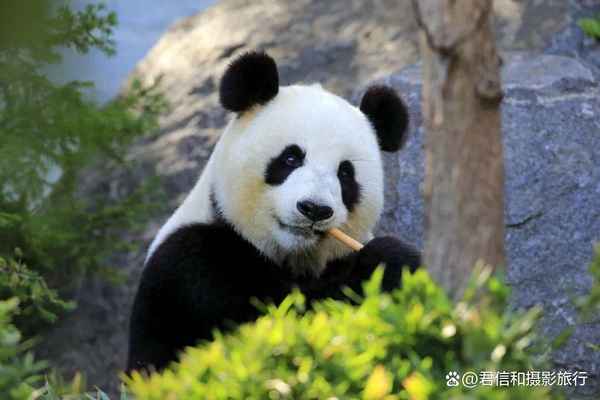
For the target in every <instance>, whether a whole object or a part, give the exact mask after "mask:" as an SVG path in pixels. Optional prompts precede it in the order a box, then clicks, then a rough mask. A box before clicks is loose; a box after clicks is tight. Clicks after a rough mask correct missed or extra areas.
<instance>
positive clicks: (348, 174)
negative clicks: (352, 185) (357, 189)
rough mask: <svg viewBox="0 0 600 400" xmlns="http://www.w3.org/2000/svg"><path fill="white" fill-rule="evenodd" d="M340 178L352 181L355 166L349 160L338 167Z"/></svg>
mask: <svg viewBox="0 0 600 400" xmlns="http://www.w3.org/2000/svg"><path fill="white" fill-rule="evenodd" d="M338 177H339V178H340V179H350V178H353V177H354V166H353V165H352V163H351V162H350V161H348V160H345V161H342V162H341V163H340V166H339V167H338Z"/></svg>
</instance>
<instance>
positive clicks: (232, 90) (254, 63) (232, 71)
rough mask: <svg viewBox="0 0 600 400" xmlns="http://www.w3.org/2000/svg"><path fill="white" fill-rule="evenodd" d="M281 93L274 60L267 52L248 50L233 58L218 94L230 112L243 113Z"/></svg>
mask: <svg viewBox="0 0 600 400" xmlns="http://www.w3.org/2000/svg"><path fill="white" fill-rule="evenodd" d="M278 92H279V74H278V72H277V65H276V64H275V61H274V60H273V59H272V58H271V57H270V56H269V55H268V54H266V53H261V52H249V53H245V54H244V55H242V56H240V57H238V58H237V59H236V60H235V61H233V62H232V63H231V64H230V65H229V67H228V68H227V70H226V71H225V74H224V75H223V78H222V79H221V87H220V89H219V97H220V100H221V104H222V105H223V107H224V108H225V109H227V110H229V111H234V112H244V111H246V110H248V109H249V108H250V107H252V106H253V105H256V104H261V105H262V104H266V103H267V102H268V101H269V100H271V99H272V98H273V97H275V96H276V95H277V93H278Z"/></svg>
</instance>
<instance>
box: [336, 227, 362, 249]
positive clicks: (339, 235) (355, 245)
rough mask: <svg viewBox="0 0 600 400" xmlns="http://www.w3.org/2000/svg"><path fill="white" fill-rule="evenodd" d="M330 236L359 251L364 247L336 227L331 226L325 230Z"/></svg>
mask: <svg viewBox="0 0 600 400" xmlns="http://www.w3.org/2000/svg"><path fill="white" fill-rule="evenodd" d="M327 233H329V234H330V235H331V236H333V237H334V238H336V239H337V240H339V241H340V242H342V243H344V244H345V245H346V246H348V247H350V248H351V249H352V250H354V251H359V250H360V249H362V248H363V247H364V245H363V244H362V243H361V242H359V241H358V240H356V239H353V238H351V237H350V236H348V235H346V234H345V233H344V232H342V231H340V230H339V229H337V228H331V229H330V230H329V231H327Z"/></svg>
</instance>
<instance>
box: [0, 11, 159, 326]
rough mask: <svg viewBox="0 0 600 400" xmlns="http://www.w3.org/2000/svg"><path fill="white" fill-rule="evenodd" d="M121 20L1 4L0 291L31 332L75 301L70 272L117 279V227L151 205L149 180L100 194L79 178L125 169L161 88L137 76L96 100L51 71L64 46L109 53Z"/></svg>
mask: <svg viewBox="0 0 600 400" xmlns="http://www.w3.org/2000/svg"><path fill="white" fill-rule="evenodd" d="M116 23H117V19H116V15H115V14H114V13H113V12H109V11H108V10H107V9H106V7H105V6H103V5H102V4H89V5H87V6H86V7H84V8H83V9H82V10H80V11H76V10H73V9H72V7H71V3H70V2H69V1H63V0H60V1H55V0H30V1H26V2H23V1H21V0H3V1H2V2H0V77H1V79H0V257H1V258H2V259H3V260H4V263H3V265H4V267H3V268H4V269H6V268H9V269H10V271H9V273H10V277H3V278H2V279H0V299H3V298H4V299H6V298H10V297H18V298H19V299H20V301H21V305H22V307H23V314H22V315H21V316H19V318H18V319H17V320H16V321H15V323H16V325H17V327H18V328H19V329H20V330H21V331H22V333H23V334H24V335H25V336H28V337H29V336H31V335H33V334H34V333H38V331H39V328H40V327H42V326H43V325H44V324H45V323H47V322H48V321H51V320H53V319H55V318H56V315H58V314H59V313H60V312H61V311H62V310H64V309H68V308H69V307H68V303H62V302H61V301H60V300H59V298H58V296H57V293H58V294H59V295H63V294H64V293H63V292H66V290H65V289H68V288H69V285H70V284H71V283H72V281H73V280H74V279H77V278H78V277H80V276H81V275H82V274H85V273H100V274H103V275H104V276H107V277H109V278H115V277H116V276H115V273H114V269H113V268H110V267H112V266H111V265H110V264H108V262H107V257H108V255H111V254H114V253H115V252H116V251H118V250H119V249H122V248H124V247H126V246H127V245H131V243H127V242H126V241H124V240H119V237H118V233H119V232H121V231H122V230H129V231H131V229H132V228H133V227H134V226H135V223H136V221H137V220H139V219H140V218H141V217H142V216H146V215H147V213H148V209H149V208H150V206H151V202H150V201H149V199H148V195H149V188H150V187H151V184H149V185H147V186H144V187H140V188H138V189H137V190H127V193H119V195H118V196H114V195H110V194H109V193H108V190H97V191H96V192H104V193H100V194H98V195H97V196H96V197H95V198H92V196H91V195H89V194H86V195H83V194H82V192H84V191H83V190H82V188H81V187H82V186H83V185H82V184H85V183H86V182H85V179H84V178H83V177H82V171H86V170H87V171H89V170H95V171H97V170H102V171H105V172H106V171H108V170H109V169H110V168H112V170H113V171H114V170H121V171H123V170H126V168H127V167H128V166H129V165H128V163H129V162H125V160H124V154H125V152H126V151H127V148H128V144H129V143H131V142H132V141H133V140H134V139H135V138H136V137H139V136H140V135H141V134H143V133H146V132H149V131H151V130H153V129H154V128H156V127H157V120H158V115H159V113H160V112H162V111H164V110H165V107H166V104H165V102H164V99H163V98H162V96H161V95H160V93H158V92H157V90H156V86H154V87H148V88H146V87H142V86H141V85H140V83H139V82H134V83H133V85H132V87H131V88H130V90H128V91H127V93H126V94H123V95H121V96H119V97H118V98H117V99H114V100H112V101H110V102H108V103H106V104H100V103H98V102H97V101H95V100H93V98H92V96H90V93H89V90H90V89H91V88H92V84H91V83H89V82H78V81H74V82H68V83H65V84H59V83H56V82H54V81H52V80H51V79H49V78H48V76H47V74H46V71H47V70H48V68H49V67H50V66H52V65H55V64H56V65H60V62H61V53H60V49H62V48H65V47H68V48H71V49H74V50H76V51H78V52H80V53H86V52H87V51H89V50H90V49H97V50H100V51H102V52H104V53H105V54H106V55H111V54H113V53H114V42H113V41H112V29H113V28H114V26H115V25H116ZM103 189H104V188H103ZM24 265H26V266H27V267H25V266H24ZM7 266H8V267H7ZM13 283H14V285H13ZM55 290H56V291H55Z"/></svg>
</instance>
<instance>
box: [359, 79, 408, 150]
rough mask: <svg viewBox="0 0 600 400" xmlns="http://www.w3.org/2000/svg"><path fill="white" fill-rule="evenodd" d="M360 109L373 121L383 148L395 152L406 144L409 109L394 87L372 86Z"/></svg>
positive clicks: (380, 145)
mask: <svg viewBox="0 0 600 400" xmlns="http://www.w3.org/2000/svg"><path fill="white" fill-rule="evenodd" d="M360 110H361V111H362V112H363V113H365V115H366V116H367V118H369V121H371V124H372V125H373V128H374V129H375V133H376V134H377V140H378V141H379V147H380V148H381V150H383V151H390V152H393V151H397V150H400V149H401V148H402V146H404V142H405V141H406V137H407V136H408V135H406V128H407V127H408V111H407V109H406V106H405V105H404V102H403V101H402V99H401V98H400V96H398V95H397V94H396V92H395V91H394V89H392V88H390V87H388V86H371V87H370V88H369V89H367V91H366V92H365V94H364V96H363V98H362V100H361V102H360Z"/></svg>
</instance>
